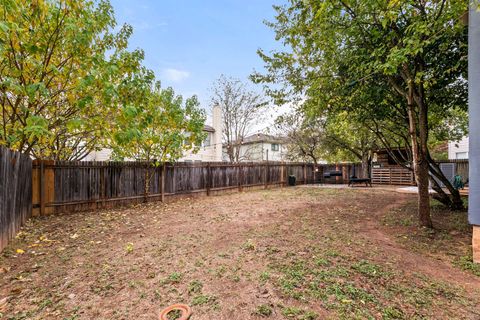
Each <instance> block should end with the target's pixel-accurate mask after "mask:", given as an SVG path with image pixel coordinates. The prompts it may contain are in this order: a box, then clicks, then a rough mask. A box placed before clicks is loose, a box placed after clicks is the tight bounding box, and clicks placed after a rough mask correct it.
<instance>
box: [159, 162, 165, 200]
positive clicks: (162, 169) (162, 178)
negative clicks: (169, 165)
mask: <svg viewBox="0 0 480 320" xmlns="http://www.w3.org/2000/svg"><path fill="white" fill-rule="evenodd" d="M165 169H166V164H165V162H164V163H163V164H162V166H161V167H160V201H162V202H165V171H166V170H165Z"/></svg>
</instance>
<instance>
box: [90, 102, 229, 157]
mask: <svg viewBox="0 0 480 320" xmlns="http://www.w3.org/2000/svg"><path fill="white" fill-rule="evenodd" d="M212 109H213V110H212V125H211V126H210V125H205V127H204V128H203V131H204V132H205V133H207V137H206V138H205V140H204V141H203V142H202V146H201V147H200V150H199V151H198V152H197V153H193V152H192V151H191V150H189V151H187V152H186V153H185V155H184V156H183V157H182V158H181V159H179V160H178V161H186V162H188V161H195V162H200V161H202V162H214V161H222V110H221V109H220V107H218V106H215V107H213V108H212ZM111 154H112V150H111V149H108V148H104V149H101V150H99V151H94V152H91V153H90V154H89V155H88V156H87V157H85V158H84V159H83V160H84V161H108V160H110V156H111Z"/></svg>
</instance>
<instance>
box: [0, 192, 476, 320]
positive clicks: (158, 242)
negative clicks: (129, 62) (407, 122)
mask: <svg viewBox="0 0 480 320" xmlns="http://www.w3.org/2000/svg"><path fill="white" fill-rule="evenodd" d="M433 213H434V214H433V217H434V223H435V226H436V229H435V230H433V231H432V230H426V229H422V228H419V227H417V225H416V220H415V196H414V195H408V194H398V193H395V192H391V191H387V190H378V189H364V188H356V189H324V188H322V189H316V188H300V187H298V188H284V189H272V190H258V191H250V192H245V193H237V194H229V195H222V196H214V197H205V198H195V199H184V200H180V201H176V202H174V203H170V204H166V205H165V204H161V203H150V204H145V205H140V206H136V207H132V208H127V209H118V210H108V211H98V212H87V213H76V214H71V215H61V216H49V217H44V218H39V219H33V220H32V221H31V222H29V223H28V224H27V226H25V228H23V230H22V232H21V233H20V234H19V235H18V237H17V239H15V240H14V241H13V242H12V243H11V244H10V245H9V246H8V247H7V248H6V249H5V250H4V252H3V253H2V255H1V256H0V319H157V318H158V313H159V311H160V310H161V309H163V308H165V307H167V306H169V305H171V304H174V303H186V304H188V305H190V306H191V307H192V310H193V316H192V318H191V319H192V320H203V319H205V320H206V319H208V320H212V319H229V320H231V319H262V318H270V319H298V320H300V319H303V320H308V319H339V318H340V319H342V318H343V319H352V318H353V319H369V318H370V319H371V318H374V319H426V318H427V319H480V269H479V268H477V266H476V265H474V264H473V263H471V251H470V250H471V248H470V237H471V230H470V227H469V226H468V224H467V222H466V217H465V216H466V215H465V213H464V212H462V213H453V212H449V211H446V210H444V209H442V208H441V207H439V206H438V205H437V204H435V203H434V211H433Z"/></svg>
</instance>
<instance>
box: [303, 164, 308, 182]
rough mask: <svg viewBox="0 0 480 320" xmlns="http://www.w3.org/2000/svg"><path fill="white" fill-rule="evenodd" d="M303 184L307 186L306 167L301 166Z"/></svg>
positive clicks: (304, 165)
mask: <svg viewBox="0 0 480 320" xmlns="http://www.w3.org/2000/svg"><path fill="white" fill-rule="evenodd" d="M303 184H308V181H307V165H306V164H303Z"/></svg>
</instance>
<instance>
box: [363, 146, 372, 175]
mask: <svg viewBox="0 0 480 320" xmlns="http://www.w3.org/2000/svg"><path fill="white" fill-rule="evenodd" d="M368 177H370V161H369V156H368V152H364V153H363V154H362V178H368Z"/></svg>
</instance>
